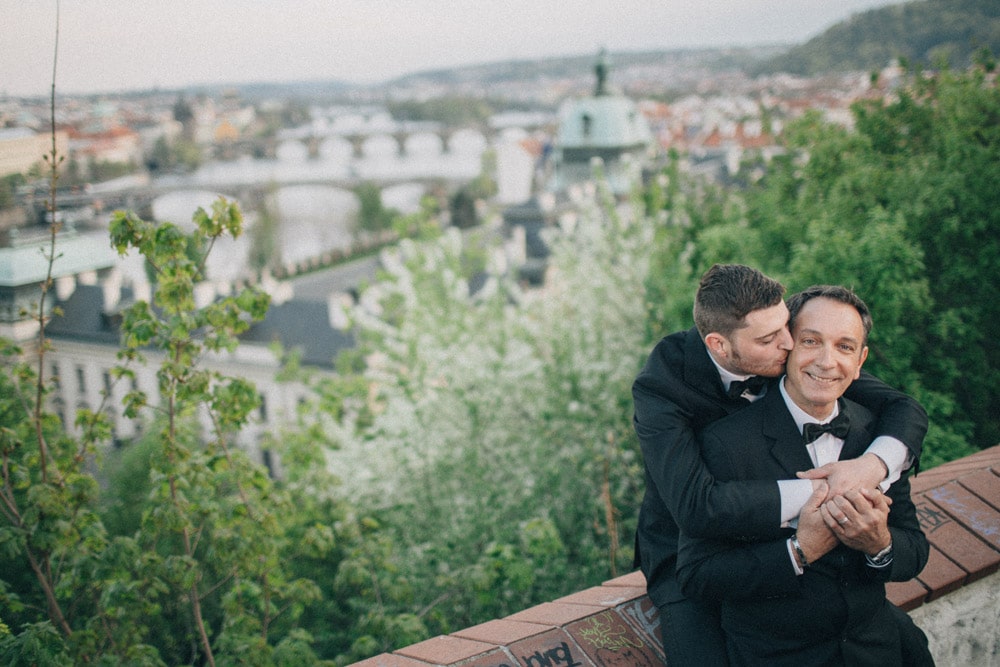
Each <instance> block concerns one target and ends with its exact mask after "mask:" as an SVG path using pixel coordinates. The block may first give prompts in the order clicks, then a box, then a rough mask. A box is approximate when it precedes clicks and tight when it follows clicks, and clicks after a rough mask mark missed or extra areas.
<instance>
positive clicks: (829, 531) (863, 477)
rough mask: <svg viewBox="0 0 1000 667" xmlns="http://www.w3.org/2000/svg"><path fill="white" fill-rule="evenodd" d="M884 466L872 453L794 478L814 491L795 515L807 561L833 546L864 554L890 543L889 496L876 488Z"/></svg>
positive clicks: (816, 557)
mask: <svg viewBox="0 0 1000 667" xmlns="http://www.w3.org/2000/svg"><path fill="white" fill-rule="evenodd" d="M885 475H886V470H885V466H884V464H883V463H882V461H881V459H879V458H878V457H877V456H875V455H873V454H865V455H864V456H862V457H860V458H857V459H854V460H851V461H838V462H836V463H830V464H827V465H825V466H822V467H820V468H814V469H813V470H809V471H806V472H803V473H799V477H802V478H805V479H811V480H812V481H813V494H812V496H810V498H809V500H808V501H807V502H806V504H805V505H804V506H803V507H802V512H801V513H800V514H799V525H798V539H799V543H800V544H801V546H802V550H803V552H804V553H805V556H806V558H807V559H808V560H809V562H813V561H815V560H816V559H818V558H820V557H822V556H823V555H824V554H826V553H827V552H829V551H830V550H831V549H833V548H834V547H836V546H837V544H844V545H846V546H848V547H850V548H851V549H855V550H857V551H861V552H864V553H865V554H868V555H869V556H872V555H874V554H876V553H878V552H879V551H880V550H882V549H883V548H885V547H886V546H888V545H889V543H890V542H891V541H892V536H891V535H890V533H889V526H888V519H889V506H890V505H891V504H892V499H891V498H888V497H887V496H885V495H884V494H883V493H882V492H881V491H880V490H879V486H878V485H879V484H880V483H881V482H882V480H883V479H885Z"/></svg>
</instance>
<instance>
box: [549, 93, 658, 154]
mask: <svg viewBox="0 0 1000 667" xmlns="http://www.w3.org/2000/svg"><path fill="white" fill-rule="evenodd" d="M559 115H560V121H559V134H558V140H557V141H558V144H559V146H561V147H564V148H576V147H584V146H587V147H590V146H593V147H603V148H613V147H626V146H636V145H640V144H649V143H650V141H651V140H652V134H651V133H650V131H649V125H648V124H647V123H646V119H645V118H644V117H643V115H642V114H641V113H639V110H638V108H637V107H636V105H635V103H634V102H632V100H630V99H628V98H625V97H619V96H615V95H601V96H598V97H588V98H584V99H580V100H573V101H571V102H567V103H566V104H564V105H563V109H562V111H561V112H560V114H559Z"/></svg>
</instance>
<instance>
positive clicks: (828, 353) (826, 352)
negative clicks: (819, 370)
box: [816, 345, 835, 368]
mask: <svg viewBox="0 0 1000 667" xmlns="http://www.w3.org/2000/svg"><path fill="white" fill-rule="evenodd" d="M834 364H835V362H834V357H833V350H832V349H830V348H829V347H827V346H826V345H823V346H822V347H821V348H820V349H819V351H818V352H817V354H816V365H817V366H821V367H823V368H830V367H832V366H833V365H834Z"/></svg>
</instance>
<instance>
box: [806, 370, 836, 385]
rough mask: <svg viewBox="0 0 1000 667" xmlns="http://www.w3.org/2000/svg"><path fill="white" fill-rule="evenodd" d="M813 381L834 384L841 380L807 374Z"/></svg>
mask: <svg viewBox="0 0 1000 667" xmlns="http://www.w3.org/2000/svg"><path fill="white" fill-rule="evenodd" d="M806 375H808V376H809V377H810V378H811V379H813V380H815V381H816V382H819V383H820V384H834V383H836V382H838V381H839V380H840V378H824V377H820V376H818V375H813V374H812V373H808V372H807V373H806Z"/></svg>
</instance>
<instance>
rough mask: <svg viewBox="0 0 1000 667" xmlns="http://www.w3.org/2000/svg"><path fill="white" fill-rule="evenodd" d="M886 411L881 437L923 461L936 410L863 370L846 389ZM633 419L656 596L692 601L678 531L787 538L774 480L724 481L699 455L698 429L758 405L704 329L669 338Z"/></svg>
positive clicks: (648, 565) (645, 548)
mask: <svg viewBox="0 0 1000 667" xmlns="http://www.w3.org/2000/svg"><path fill="white" fill-rule="evenodd" d="M847 395H848V396H849V397H852V398H854V400H856V401H858V402H859V403H861V404H863V405H865V406H866V407H868V408H869V409H871V410H872V411H873V412H875V413H877V414H879V415H880V416H881V420H880V422H879V425H878V427H877V428H876V429H875V432H876V434H878V435H891V436H894V437H896V438H898V439H899V440H901V441H902V442H904V443H906V445H907V446H908V447H909V448H910V449H911V451H912V452H913V454H914V461H918V460H919V457H920V447H921V444H922V443H923V438H924V434H925V433H926V432H927V415H926V413H925V412H924V411H923V409H922V408H921V407H920V405H919V404H918V403H917V402H916V401H914V400H913V399H911V398H909V397H908V396H906V395H905V394H903V393H901V392H899V391H896V390H894V389H891V388H890V387H888V386H886V385H885V384H883V383H881V382H879V381H878V380H876V379H875V378H874V377H872V376H871V375H868V374H866V373H862V377H861V378H860V379H859V380H857V381H855V382H854V383H853V384H852V385H851V388H850V390H849V391H848V394H847ZM632 397H633V400H634V404H635V412H634V417H633V422H634V426H635V430H636V434H637V435H638V437H639V442H640V444H641V446H642V455H643V459H644V464H645V477H646V490H645V495H644V496H643V500H642V505H641V508H640V510H639V524H638V528H637V530H636V552H635V566H636V567H641V568H642V571H643V574H645V576H646V585H647V589H648V592H649V596H650V598H651V599H652V601H653V603H654V604H656V605H657V606H662V605H664V604H666V603H667V602H671V601H677V600H681V599H683V595H682V594H681V592H680V588H679V586H678V585H677V577H676V561H677V545H678V535H679V532H680V529H681V528H682V529H683V530H684V531H685V532H686V533H688V534H689V535H692V536H707V537H713V536H714V537H732V536H736V535H755V536H756V537H758V538H774V537H777V536H778V535H780V528H779V521H780V513H781V508H780V497H779V494H778V487H777V484H775V483H774V481H773V480H769V481H746V482H720V481H717V480H715V478H714V477H713V476H712V475H711V474H710V473H709V472H708V470H707V469H706V468H705V464H704V462H703V461H702V458H701V455H700V454H699V446H698V443H697V441H696V439H695V438H696V434H698V433H700V432H701V430H702V429H703V428H705V426H707V425H708V424H710V423H712V422H714V421H716V420H718V419H721V418H723V417H725V416H726V415H729V414H732V413H735V412H737V411H739V410H741V409H743V408H745V407H747V406H748V405H749V402H748V401H746V400H744V399H740V398H738V399H730V398H728V397H727V396H726V393H725V391H724V389H723V386H722V380H721V378H720V377H719V371H718V369H717V368H716V367H715V365H714V364H713V363H712V360H711V358H710V357H709V355H708V350H707V349H706V348H705V344H704V342H703V341H702V339H701V337H700V336H699V335H698V331H697V329H695V328H691V329H689V330H688V331H680V332H677V333H674V334H671V335H670V336H667V337H665V338H663V339H662V340H661V341H660V342H659V343H657V345H656V347H655V348H654V349H653V351H652V352H651V353H650V355H649V358H648V359H647V361H646V364H645V366H644V367H643V369H642V371H641V372H640V373H639V375H638V377H637V378H636V380H635V382H634V383H633V385H632Z"/></svg>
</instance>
